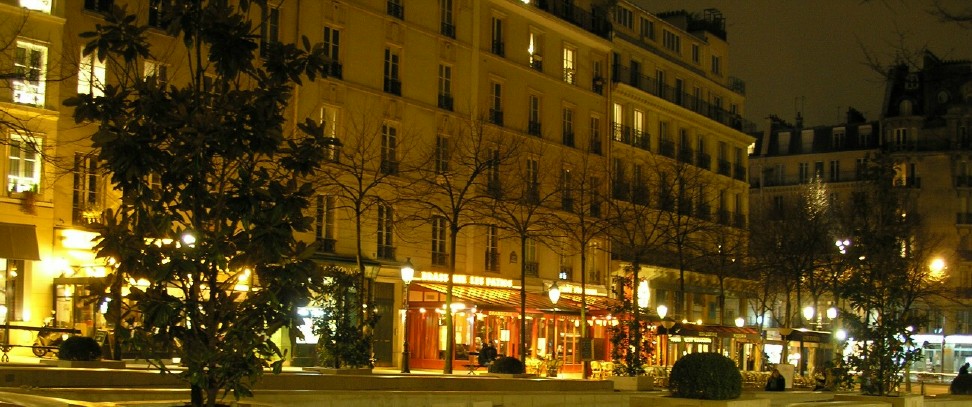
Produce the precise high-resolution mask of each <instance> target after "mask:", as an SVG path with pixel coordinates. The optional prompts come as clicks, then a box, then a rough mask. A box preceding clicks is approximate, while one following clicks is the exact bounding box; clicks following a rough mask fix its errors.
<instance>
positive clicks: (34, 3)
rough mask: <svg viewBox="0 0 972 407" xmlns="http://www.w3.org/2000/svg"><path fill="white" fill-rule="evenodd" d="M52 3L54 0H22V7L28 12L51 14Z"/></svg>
mask: <svg viewBox="0 0 972 407" xmlns="http://www.w3.org/2000/svg"><path fill="white" fill-rule="evenodd" d="M51 1H52V0H20V7H23V8H25V9H28V10H34V11H40V12H42V13H47V14H50V13H51Z"/></svg>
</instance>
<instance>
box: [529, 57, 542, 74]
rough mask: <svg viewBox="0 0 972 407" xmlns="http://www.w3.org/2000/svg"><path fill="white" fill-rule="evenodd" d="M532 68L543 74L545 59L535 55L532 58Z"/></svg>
mask: <svg viewBox="0 0 972 407" xmlns="http://www.w3.org/2000/svg"><path fill="white" fill-rule="evenodd" d="M530 68H533V70H535V71H540V72H543V59H541V58H540V56H539V55H533V56H532V57H530Z"/></svg>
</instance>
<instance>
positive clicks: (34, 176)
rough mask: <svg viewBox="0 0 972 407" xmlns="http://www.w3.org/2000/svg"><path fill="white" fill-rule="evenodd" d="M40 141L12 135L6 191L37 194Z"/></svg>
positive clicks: (39, 168) (39, 169)
mask: <svg viewBox="0 0 972 407" xmlns="http://www.w3.org/2000/svg"><path fill="white" fill-rule="evenodd" d="M40 149H41V143H40V140H38V139H34V138H30V139H28V138H27V137H24V136H21V135H13V136H11V137H10V155H9V158H8V161H7V165H8V168H9V171H10V172H9V173H7V191H8V192H12V193H21V192H27V191H31V192H38V191H39V190H40V180H41V160H40Z"/></svg>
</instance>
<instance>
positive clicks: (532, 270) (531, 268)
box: [523, 261, 540, 277]
mask: <svg viewBox="0 0 972 407" xmlns="http://www.w3.org/2000/svg"><path fill="white" fill-rule="evenodd" d="M523 268H524V271H525V272H526V275H527V277H540V262H536V261H524V262H523Z"/></svg>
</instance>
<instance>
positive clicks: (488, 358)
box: [477, 341, 496, 366]
mask: <svg viewBox="0 0 972 407" xmlns="http://www.w3.org/2000/svg"><path fill="white" fill-rule="evenodd" d="M494 360H496V347H495V346H493V343H492V341H487V342H486V343H484V344H483V347H482V349H480V350H479V357H478V359H477V362H479V365H480V366H489V364H490V363H493V361H494Z"/></svg>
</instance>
